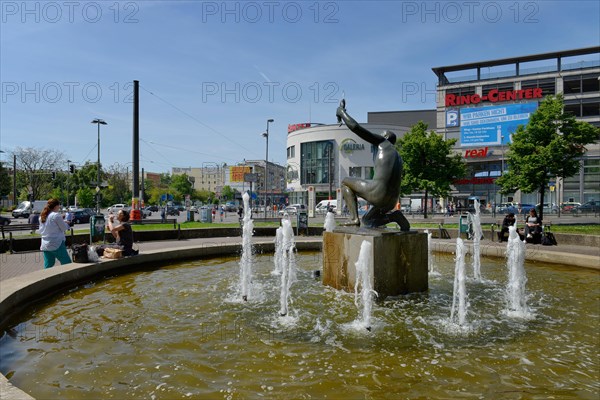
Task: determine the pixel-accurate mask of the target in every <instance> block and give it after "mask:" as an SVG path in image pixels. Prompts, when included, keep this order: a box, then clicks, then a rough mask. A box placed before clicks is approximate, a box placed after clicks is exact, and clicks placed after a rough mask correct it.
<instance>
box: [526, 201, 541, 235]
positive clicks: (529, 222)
mask: <svg viewBox="0 0 600 400" xmlns="http://www.w3.org/2000/svg"><path fill="white" fill-rule="evenodd" d="M538 234H540V235H541V234H542V219H541V218H540V217H538V215H537V212H536V211H535V208H532V209H531V210H529V215H528V216H527V218H525V236H526V237H527V239H532V238H533V235H538Z"/></svg>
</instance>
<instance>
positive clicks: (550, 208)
mask: <svg viewBox="0 0 600 400" xmlns="http://www.w3.org/2000/svg"><path fill="white" fill-rule="evenodd" d="M535 209H536V211H537V212H538V213H539V212H540V203H537V204H536V206H535ZM546 214H558V206H557V205H556V204H555V203H552V205H550V203H544V215H546Z"/></svg>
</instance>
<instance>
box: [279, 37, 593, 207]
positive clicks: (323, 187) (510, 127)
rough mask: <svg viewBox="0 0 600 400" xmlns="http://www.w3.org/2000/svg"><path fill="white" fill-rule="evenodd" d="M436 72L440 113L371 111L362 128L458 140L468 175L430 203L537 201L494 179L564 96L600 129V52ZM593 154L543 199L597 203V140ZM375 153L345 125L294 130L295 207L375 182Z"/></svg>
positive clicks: (290, 153) (290, 162) (291, 185)
mask: <svg viewBox="0 0 600 400" xmlns="http://www.w3.org/2000/svg"><path fill="white" fill-rule="evenodd" d="M433 72H434V73H435V74H436V76H437V79H438V84H437V104H436V108H435V109H434V110H416V111H396V112H372V113H369V115H368V121H367V123H365V124H363V126H365V127H366V128H367V129H369V130H370V131H372V132H376V133H377V132H383V131H385V130H391V131H394V132H395V133H396V135H397V136H398V137H399V138H400V137H402V136H403V135H404V134H405V133H406V132H407V131H408V130H409V129H410V126H412V125H413V124H415V123H416V122H418V121H419V120H423V121H424V122H426V123H427V124H428V125H429V128H431V129H435V130H436V131H437V132H438V133H439V134H441V135H443V136H444V138H446V139H457V143H456V146H455V148H454V151H456V152H458V153H460V154H462V155H463V157H464V158H465V161H466V163H467V170H468V174H467V176H465V177H463V178H462V179H460V180H457V181H456V182H454V188H453V189H454V190H453V191H452V193H451V194H450V196H449V198H447V199H433V200H431V201H432V203H433V202H437V201H439V202H440V203H441V205H442V206H443V205H444V203H445V202H446V201H452V202H454V203H455V204H459V203H462V204H466V202H467V199H468V198H469V197H471V198H472V197H478V198H479V199H480V201H481V202H482V203H492V204H499V203H501V202H503V201H514V202H522V203H531V204H537V203H538V202H539V201H538V194H537V193H521V192H519V191H517V192H516V193H512V194H509V195H501V194H500V187H499V186H497V185H496V184H495V181H496V179H497V178H498V177H500V176H501V174H502V173H503V171H506V169H507V167H508V163H507V162H506V158H505V155H506V154H505V153H506V151H507V149H508V146H509V144H510V141H511V135H512V133H513V132H514V131H515V130H516V128H517V126H518V125H526V124H527V122H528V120H529V116H530V115H531V113H532V112H534V111H535V110H536V109H537V107H538V106H539V103H540V102H541V101H542V100H543V98H544V97H545V96H547V95H555V94H558V93H563V94H564V99H565V111H567V112H570V113H572V114H573V115H574V116H575V117H576V118H577V119H578V120H580V121H586V122H589V123H591V124H592V125H594V126H600V80H599V79H600V47H590V48H583V49H573V50H567V51H557V52H552V53H543V54H533V55H527V56H521V57H513V58H505V59H497V60H489V61H481V62H472V63H467V64H460V65H450V66H443V67H436V68H433ZM374 106H377V105H376V104H374ZM586 149H587V151H586V153H585V154H584V156H583V157H582V158H581V161H580V162H581V170H580V173H579V174H578V175H576V176H573V177H568V178H561V177H555V178H554V179H552V181H551V182H550V188H549V190H548V192H547V193H550V197H551V198H548V196H546V199H545V202H551V203H557V204H559V203H561V202H563V201H576V202H581V203H583V202H586V201H589V200H598V199H600V142H596V143H593V144H590V145H588V146H586ZM373 155H374V149H373V147H372V146H371V145H370V144H368V143H366V142H364V141H362V140H361V139H359V138H358V137H357V136H356V135H355V134H354V133H352V132H351V131H350V130H348V128H346V126H343V125H342V126H338V125H322V124H296V125H290V127H289V129H288V139H287V188H286V189H287V192H288V196H289V202H290V203H291V204H292V203H301V204H308V205H309V206H310V205H311V204H314V203H313V201H316V202H318V201H320V200H323V199H328V198H332V199H338V200H339V199H340V197H341V196H340V191H339V187H340V183H341V181H342V180H343V179H344V178H345V177H349V176H353V177H361V178H366V179H368V178H370V177H372V175H373ZM410 198H412V199H413V202H412V204H413V207H414V206H415V205H420V206H422V204H421V203H420V200H421V195H420V194H419V193H414V194H412V195H411V196H410ZM415 200H416V201H415ZM432 205H433V204H431V203H430V204H429V205H428V208H430V207H431V206H432Z"/></svg>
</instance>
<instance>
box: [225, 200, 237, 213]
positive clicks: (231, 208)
mask: <svg viewBox="0 0 600 400" xmlns="http://www.w3.org/2000/svg"><path fill="white" fill-rule="evenodd" d="M225 211H229V212H233V211H237V206H236V205H235V203H234V202H233V201H228V202H227V203H225Z"/></svg>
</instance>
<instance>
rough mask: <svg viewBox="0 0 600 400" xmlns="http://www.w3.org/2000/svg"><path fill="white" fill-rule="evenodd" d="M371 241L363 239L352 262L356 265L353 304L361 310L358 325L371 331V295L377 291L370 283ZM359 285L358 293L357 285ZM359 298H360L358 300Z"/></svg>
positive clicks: (374, 294)
mask: <svg viewBox="0 0 600 400" xmlns="http://www.w3.org/2000/svg"><path fill="white" fill-rule="evenodd" d="M371 250H372V246H371V243H369V242H367V241H366V240H364V241H363V242H362V244H361V245H360V253H359V254H358V261H356V263H355V264H354V265H355V266H356V281H357V282H358V284H357V285H355V286H354V304H356V307H357V308H358V309H359V311H360V312H361V318H359V320H358V321H357V322H358V325H360V326H362V327H364V328H365V329H366V330H368V331H371V310H372V308H373V296H377V292H375V291H374V290H373V284H372V283H371V279H372V277H371V274H370V272H371V271H372V268H370V265H369V263H370V262H371V258H372V257H371ZM359 286H360V294H359V290H358V287H359ZM359 299H360V300H359Z"/></svg>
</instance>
